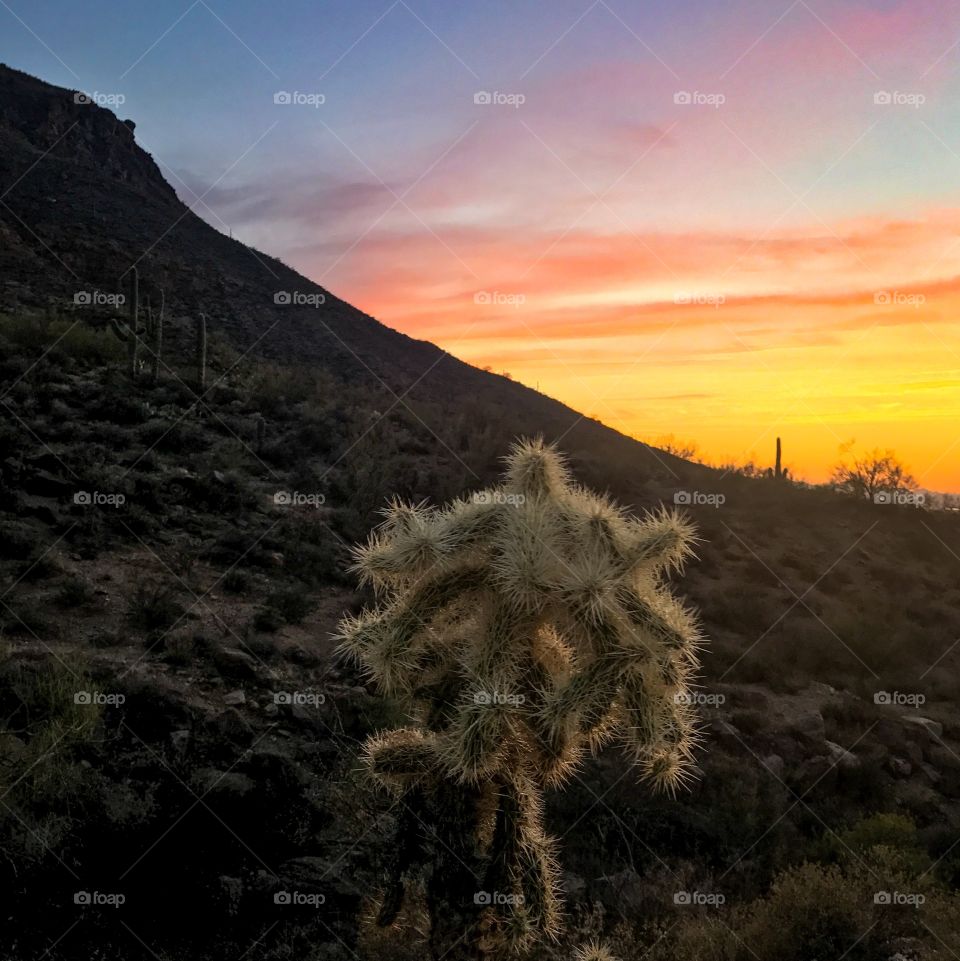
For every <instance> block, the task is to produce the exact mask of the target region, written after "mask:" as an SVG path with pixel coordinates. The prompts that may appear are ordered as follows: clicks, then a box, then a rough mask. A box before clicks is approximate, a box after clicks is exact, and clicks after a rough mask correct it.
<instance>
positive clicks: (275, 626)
mask: <svg viewBox="0 0 960 961" xmlns="http://www.w3.org/2000/svg"><path fill="white" fill-rule="evenodd" d="M252 623H253V628H254V630H256V631H266V632H267V633H269V634H272V633H273V632H274V631H279V630H280V628H281V627H283V625H284V624H286V621H285V620H284V617H283V615H282V614H281V613H280V612H279V611H278V610H277V609H276V608H273V607H261V608H259V609H258V610H257V612H256V613H255V614H254V615H253V622H252Z"/></svg>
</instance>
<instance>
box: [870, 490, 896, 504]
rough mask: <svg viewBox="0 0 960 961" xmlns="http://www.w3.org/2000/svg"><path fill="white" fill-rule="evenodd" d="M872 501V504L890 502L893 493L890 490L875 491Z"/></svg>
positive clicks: (891, 501)
mask: <svg viewBox="0 0 960 961" xmlns="http://www.w3.org/2000/svg"><path fill="white" fill-rule="evenodd" d="M873 502H874V504H892V503H893V495H892V494H891V493H890V491H877V492H876V494H874V495H873Z"/></svg>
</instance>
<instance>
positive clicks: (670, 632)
mask: <svg viewBox="0 0 960 961" xmlns="http://www.w3.org/2000/svg"><path fill="white" fill-rule="evenodd" d="M617 601H618V602H619V604H620V609H621V610H622V611H623V614H624V615H625V617H626V618H627V620H628V621H629V622H630V624H631V626H632V627H633V629H634V631H635V643H641V644H643V645H644V646H647V647H648V648H652V649H658V648H660V647H664V648H667V649H668V650H674V651H684V652H686V653H687V654H688V656H689V657H690V658H691V661H692V663H694V664H695V663H696V660H697V658H696V652H697V650H698V649H699V648H700V646H701V645H702V644H703V635H702V634H701V632H700V628H699V626H698V624H697V620H696V618H695V617H694V615H693V614H692V613H691V612H690V611H689V610H688V609H687V608H686V607H685V606H684V605H682V604H680V603H679V602H678V601H677V600H676V598H674V597H673V596H672V595H671V594H670V593H669V592H667V591H664V590H660V591H644V592H643V593H642V594H641V593H640V592H638V591H636V590H634V589H633V588H631V587H628V586H622V587H621V588H620V589H619V590H618V592H617Z"/></svg>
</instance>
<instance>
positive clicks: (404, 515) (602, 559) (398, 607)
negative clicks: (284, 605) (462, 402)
mask: <svg viewBox="0 0 960 961" xmlns="http://www.w3.org/2000/svg"><path fill="white" fill-rule="evenodd" d="M693 540H694V538H693V532H692V529H691V528H690V526H689V525H688V524H687V523H686V522H685V521H684V520H683V519H681V518H680V517H679V516H677V515H676V514H673V513H668V512H667V511H662V512H660V513H658V514H654V515H648V516H647V517H645V518H644V519H642V520H641V519H635V518H631V517H628V516H627V515H626V514H624V513H623V512H622V511H621V510H620V509H619V508H617V507H616V506H615V505H614V504H612V503H611V502H610V501H609V500H608V499H606V498H605V497H599V496H596V495H594V494H592V493H590V492H589V491H586V490H584V489H582V488H580V487H578V486H576V485H575V484H574V483H573V481H572V479H571V478H570V476H569V475H568V473H567V471H566V468H565V466H564V464H563V462H562V460H561V458H560V456H559V454H558V453H557V451H556V450H555V449H554V448H552V447H549V446H545V445H544V444H543V443H542V442H541V441H523V442H520V443H518V444H517V445H515V446H514V448H513V449H512V450H511V452H510V455H509V457H508V458H507V470H506V475H505V478H504V482H503V484H502V485H501V486H500V487H497V488H494V489H492V490H487V491H483V492H481V493H480V494H477V495H474V497H473V498H472V499H470V500H456V501H454V502H453V503H452V504H451V505H449V506H448V507H446V508H443V509H436V510H435V509H431V508H428V507H426V506H424V505H423V504H419V505H407V504H403V503H401V502H399V501H395V502H393V503H392V504H391V505H390V507H389V508H388V510H387V511H386V522H385V523H384V524H383V526H382V527H381V528H380V529H378V530H377V531H376V532H375V533H374V534H373V535H372V536H371V538H370V541H369V542H368V543H367V544H366V545H364V546H362V547H359V548H357V549H356V550H355V559H356V563H355V570H356V571H357V572H359V574H360V576H361V579H362V580H363V581H364V582H365V583H368V584H370V585H371V586H372V587H373V588H374V590H375V591H376V593H377V596H378V597H379V599H380V603H379V606H378V607H376V608H375V609H373V610H369V611H365V612H364V613H363V614H362V615H360V616H359V617H356V618H346V619H344V620H343V621H342V622H341V624H340V629H339V638H340V640H341V650H342V651H343V652H345V653H347V654H348V655H350V656H352V657H354V658H355V659H357V660H358V661H359V663H360V664H361V665H362V666H363V667H364V668H365V669H366V671H367V672H368V674H369V675H370V676H371V677H372V678H373V679H374V680H375V681H376V682H377V683H378V685H379V687H380V688H381V689H382V690H383V691H384V692H385V693H387V694H390V695H392V696H394V697H398V698H399V699H400V700H401V701H402V702H403V703H404V705H405V707H406V708H407V710H408V712H409V714H410V716H411V718H413V719H414V723H413V724H412V725H411V726H410V727H407V728H402V729H399V730H392V731H387V732H386V733H382V734H380V735H378V736H376V737H374V738H371V739H370V740H369V741H368V742H367V743H366V745H365V747H364V760H365V763H366V765H367V768H368V770H369V771H370V772H371V774H372V776H373V778H374V779H375V781H376V782H378V783H380V784H382V785H383V786H386V787H388V788H390V789H392V790H394V791H395V792H396V793H397V794H398V795H399V796H400V797H401V799H402V800H403V802H404V803H403V807H404V808H406V809H409V810H411V811H412V812H413V813H414V817H415V819H416V820H417V821H418V822H419V827H416V829H414V830H412V831H411V832H410V833H412V835H413V837H414V838H416V840H415V841H411V840H410V839H409V838H405V837H404V836H403V834H404V831H405V828H404V826H403V825H402V824H401V825H400V828H399V833H398V838H397V844H396V845H395V846H394V849H393V862H394V863H393V865H392V874H393V876H392V880H391V882H390V885H389V886H388V889H387V892H386V895H385V897H384V901H383V906H382V909H381V912H380V916H379V918H378V923H379V924H381V925H384V926H385V925H389V924H390V923H392V921H393V920H394V918H395V917H396V915H397V912H398V911H399V909H400V905H401V904H402V900H403V878H404V877H410V876H411V875H412V874H413V873H415V872H416V871H417V870H418V869H424V874H425V878H426V879H425V886H426V898H427V907H428V909H429V911H430V915H431V919H432V930H431V935H430V938H431V948H432V950H433V952H434V956H435V957H441V956H446V957H447V958H449V959H450V961H454V959H461V958H463V959H465V958H472V959H475V958H490V959H492V958H504V957H507V956H509V955H510V954H512V953H513V952H515V951H518V950H522V949H525V948H527V947H528V946H529V945H530V944H532V943H534V942H535V941H537V940H538V939H540V938H542V937H544V936H548V937H549V936H552V935H553V934H555V933H556V931H557V929H558V924H559V897H558V893H557V874H558V868H557V864H556V859H555V844H554V841H553V839H552V838H550V837H549V836H548V835H547V834H546V832H545V831H544V827H543V791H544V789H545V787H547V786H549V785H555V784H558V783H560V782H562V781H563V780H564V779H565V778H566V777H568V776H569V775H570V774H571V773H572V772H573V771H574V770H575V769H576V767H577V766H578V764H579V763H580V761H581V759H582V757H583V756H584V754H585V753H588V752H590V751H592V750H594V749H596V748H597V747H598V746H599V745H600V744H602V743H604V742H605V741H607V740H609V739H611V738H614V737H616V738H618V739H619V740H620V741H621V742H623V743H624V744H625V745H626V747H627V749H628V751H629V753H630V754H632V756H633V758H634V760H635V762H636V764H637V765H638V768H639V771H640V774H641V776H643V777H645V778H646V779H648V780H649V781H651V782H652V783H653V784H654V785H655V786H656V787H659V788H664V789H667V790H669V791H674V790H675V789H676V788H677V787H678V786H679V785H680V784H682V783H683V782H684V780H685V778H686V777H687V776H688V775H689V766H690V763H691V756H692V752H693V748H694V746H695V743H696V732H695V727H694V720H693V716H692V712H691V709H690V707H689V702H690V700H691V699H690V696H689V693H688V685H689V683H690V681H691V679H692V675H693V673H694V671H695V669H696V666H697V663H698V661H697V653H696V652H697V647H698V644H699V640H700V635H699V633H698V630H697V627H696V625H695V622H694V618H693V616H692V615H691V613H689V612H688V611H687V610H686V609H685V608H684V607H683V606H682V605H681V604H680V603H679V602H678V601H677V600H675V599H674V598H673V596H672V595H671V594H670V592H669V590H668V589H667V587H666V585H665V584H664V581H663V575H664V573H665V572H666V571H668V570H669V569H671V568H678V567H680V566H681V565H682V563H683V561H684V559H685V557H686V556H687V555H688V554H689V553H690V551H691V547H692V543H693ZM424 828H426V830H425V829H424ZM485 894H486V896H484V895H485ZM494 894H495V895H496V897H492V896H491V895H494ZM465 933H466V937H464V935H465Z"/></svg>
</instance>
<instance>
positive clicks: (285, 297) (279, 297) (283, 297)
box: [273, 290, 293, 307]
mask: <svg viewBox="0 0 960 961" xmlns="http://www.w3.org/2000/svg"><path fill="white" fill-rule="evenodd" d="M292 301H293V296H292V295H291V293H290V291H288V290H278V291H277V292H276V293H275V294H274V295H273V302H274V303H275V304H278V305H280V306H281V307H286V306H288V305H289V304H290V303H291V302H292Z"/></svg>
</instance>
